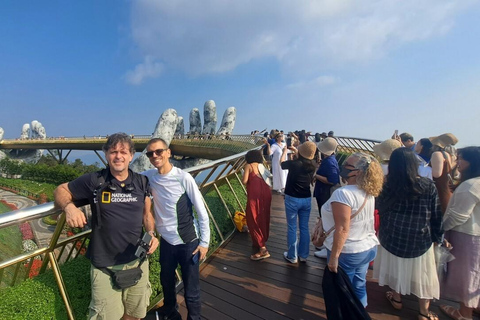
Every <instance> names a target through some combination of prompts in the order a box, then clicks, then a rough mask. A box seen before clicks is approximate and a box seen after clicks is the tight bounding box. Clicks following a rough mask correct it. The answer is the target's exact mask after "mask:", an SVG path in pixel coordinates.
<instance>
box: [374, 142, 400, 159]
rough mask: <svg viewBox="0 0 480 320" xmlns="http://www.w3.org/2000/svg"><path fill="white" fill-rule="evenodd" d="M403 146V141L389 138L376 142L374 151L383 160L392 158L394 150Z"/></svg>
mask: <svg viewBox="0 0 480 320" xmlns="http://www.w3.org/2000/svg"><path fill="white" fill-rule="evenodd" d="M401 146H402V143H401V142H400V141H398V140H395V139H387V140H385V141H382V143H379V144H376V145H374V146H373V152H375V154H376V155H377V156H378V157H379V158H380V160H382V161H388V160H390V156H391V155H392V152H393V150H395V149H398V148H400V147H401Z"/></svg>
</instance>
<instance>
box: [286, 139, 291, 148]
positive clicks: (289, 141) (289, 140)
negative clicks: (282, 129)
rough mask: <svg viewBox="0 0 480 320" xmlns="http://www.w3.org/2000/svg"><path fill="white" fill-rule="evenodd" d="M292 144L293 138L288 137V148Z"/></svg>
mask: <svg viewBox="0 0 480 320" xmlns="http://www.w3.org/2000/svg"><path fill="white" fill-rule="evenodd" d="M291 146H292V138H290V137H288V138H287V148H289V147H291Z"/></svg>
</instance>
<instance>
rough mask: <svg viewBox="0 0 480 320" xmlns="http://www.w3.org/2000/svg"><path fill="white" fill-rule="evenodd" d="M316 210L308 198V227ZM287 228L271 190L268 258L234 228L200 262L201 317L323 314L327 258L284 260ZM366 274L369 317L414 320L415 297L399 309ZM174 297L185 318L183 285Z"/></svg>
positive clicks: (278, 198)
mask: <svg viewBox="0 0 480 320" xmlns="http://www.w3.org/2000/svg"><path fill="white" fill-rule="evenodd" d="M317 215H318V211H317V205H316V203H315V201H312V213H311V216H310V229H312V228H313V226H314V224H315V222H316V218H317ZM286 230H287V227H286V221H285V208H284V203H283V197H282V196H280V195H278V194H274V195H273V199H272V212H271V226H270V238H269V241H268V242H267V248H268V250H269V252H270V254H271V257H270V258H268V259H265V260H261V261H251V260H250V259H249V256H250V254H251V253H252V247H251V240H250V236H249V234H248V233H236V234H235V235H234V236H233V238H232V239H231V240H230V241H229V242H228V243H227V244H226V245H225V246H223V247H222V248H221V249H219V250H218V251H217V253H215V254H214V255H213V256H212V257H211V258H210V259H209V261H207V263H204V264H203V265H202V267H201V275H200V279H201V284H200V286H201V290H202V293H201V294H202V317H203V318H204V319H212V320H223V319H242V320H248V319H252V320H254V319H267V320H269V319H279V320H281V319H326V313H325V303H324V300H323V293H322V286H321V283H322V275H323V271H324V268H325V266H326V259H319V258H316V257H314V255H313V253H314V247H313V245H310V256H309V258H308V260H307V262H306V263H299V264H290V263H287V262H286V261H285V260H284V259H283V252H284V251H285V248H286ZM370 275H371V270H369V276H368V278H369V281H368V283H367V293H368V303H369V306H368V307H367V310H368V312H369V314H370V316H371V317H372V319H378V320H380V319H382V320H383V319H385V320H397V319H417V315H418V311H417V310H418V302H417V298H416V297H414V296H408V297H403V309H402V310H401V311H398V310H395V309H393V308H392V307H391V305H390V303H389V302H388V301H387V300H386V299H385V292H386V291H387V290H388V289H387V287H380V286H378V284H377V283H376V282H375V281H374V280H372V279H371V277H370ZM177 299H178V301H179V303H180V313H181V314H182V317H183V319H186V315H187V310H186V307H185V303H184V300H183V290H181V291H180V292H179V294H178V296H177ZM440 303H447V304H451V305H455V306H457V305H456V304H455V303H452V302H449V301H443V300H441V301H440V302H439V301H437V302H434V303H433V305H432V307H431V310H432V311H434V312H435V313H437V314H438V315H439V317H440V319H448V317H446V316H445V315H443V314H442V313H441V311H440V309H439V308H438V306H439V304H440ZM146 319H155V317H154V313H152V312H151V313H150V314H149V315H148V316H147V318H146ZM474 319H475V318H474Z"/></svg>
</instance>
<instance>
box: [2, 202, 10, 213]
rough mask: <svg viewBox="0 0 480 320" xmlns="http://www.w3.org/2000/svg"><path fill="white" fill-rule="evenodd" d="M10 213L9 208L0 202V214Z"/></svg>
mask: <svg viewBox="0 0 480 320" xmlns="http://www.w3.org/2000/svg"><path fill="white" fill-rule="evenodd" d="M9 211H11V210H10V208H9V207H8V206H7V205H5V204H3V203H1V202H0V214H2V213H5V212H9Z"/></svg>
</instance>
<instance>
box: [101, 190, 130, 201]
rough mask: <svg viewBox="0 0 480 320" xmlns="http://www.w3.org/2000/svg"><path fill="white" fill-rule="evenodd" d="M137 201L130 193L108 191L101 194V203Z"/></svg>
mask: <svg viewBox="0 0 480 320" xmlns="http://www.w3.org/2000/svg"><path fill="white" fill-rule="evenodd" d="M137 201H138V200H137V197H133V196H132V194H131V193H111V192H110V191H103V192H102V203H112V202H137Z"/></svg>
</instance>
